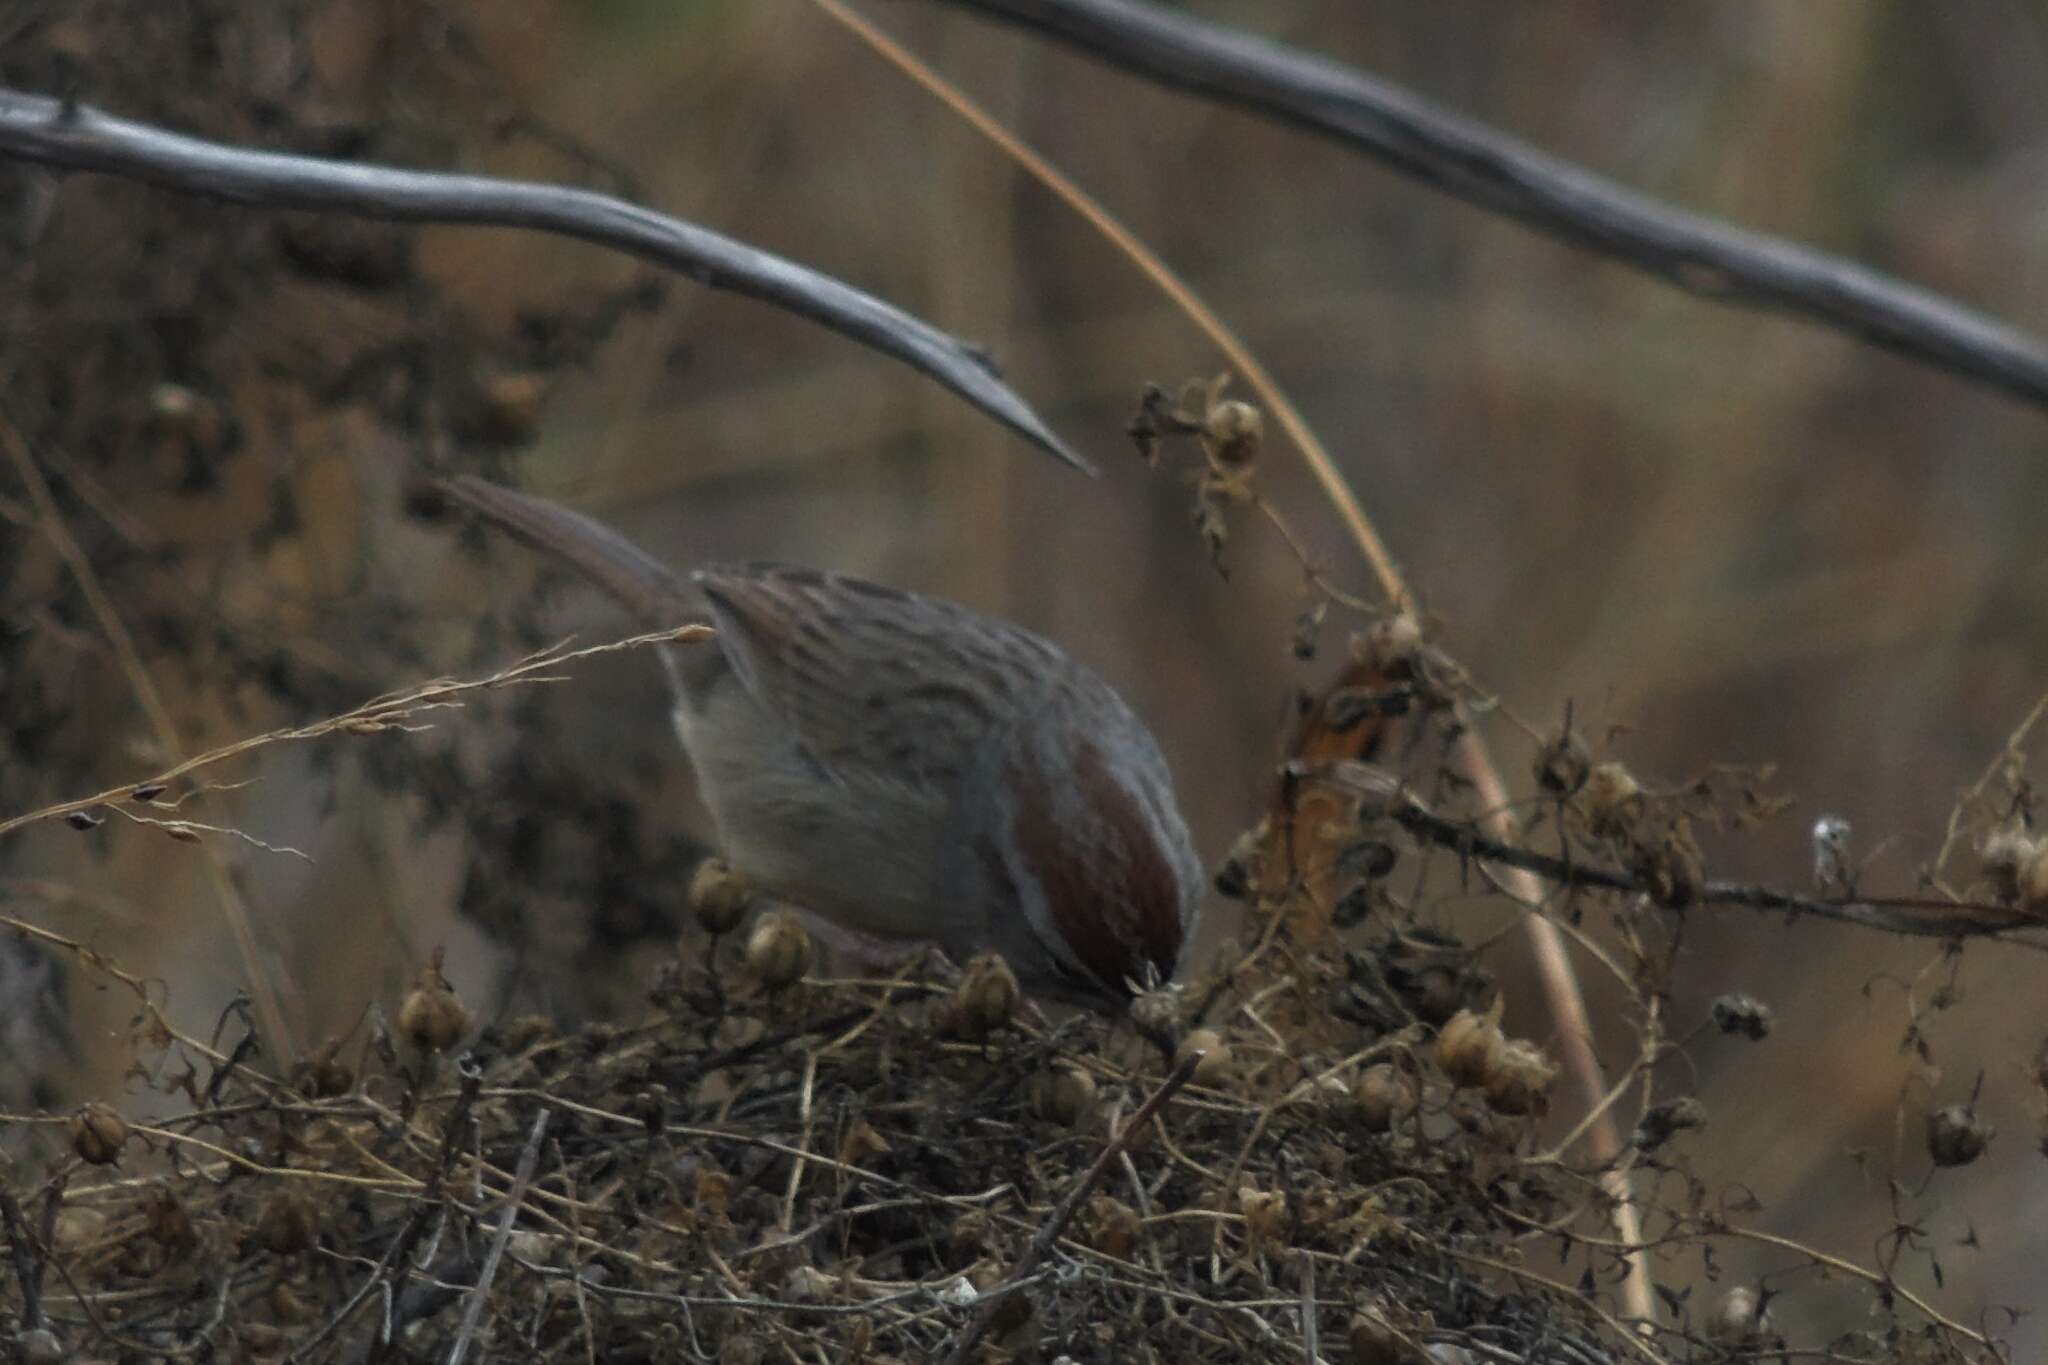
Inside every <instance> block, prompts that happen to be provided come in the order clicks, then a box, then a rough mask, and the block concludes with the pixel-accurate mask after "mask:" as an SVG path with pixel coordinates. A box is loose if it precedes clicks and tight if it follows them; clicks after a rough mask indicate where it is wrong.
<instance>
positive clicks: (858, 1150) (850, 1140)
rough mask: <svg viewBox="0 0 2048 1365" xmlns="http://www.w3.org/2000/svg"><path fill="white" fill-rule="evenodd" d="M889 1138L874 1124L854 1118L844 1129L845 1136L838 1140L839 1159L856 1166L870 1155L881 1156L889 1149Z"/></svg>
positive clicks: (843, 1163)
mask: <svg viewBox="0 0 2048 1365" xmlns="http://www.w3.org/2000/svg"><path fill="white" fill-rule="evenodd" d="M890 1150H891V1149H890V1147H889V1139H887V1138H885V1137H883V1136H882V1135H881V1133H880V1132H878V1131H877V1130H876V1128H875V1126H874V1125H873V1124H871V1123H869V1122H868V1121H867V1120H866V1119H859V1120H856V1121H855V1123H854V1125H853V1127H851V1128H849V1129H847V1130H846V1136H845V1137H844V1138H841V1139H840V1142H839V1161H840V1164H842V1165H846V1166H858V1165H860V1164H861V1163H862V1162H864V1161H866V1160H867V1159H868V1158H869V1157H872V1156H882V1155H884V1154H885V1153H887V1152H888V1151H890Z"/></svg>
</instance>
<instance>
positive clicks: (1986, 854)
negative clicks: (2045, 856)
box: [1977, 825, 2048, 904]
mask: <svg viewBox="0 0 2048 1365" xmlns="http://www.w3.org/2000/svg"><path fill="white" fill-rule="evenodd" d="M2044 846H2048V845H2044V842H2043V841H2042V840H2041V839H2039V838H2037V837H2036V836H2035V835H2034V832H2033V831H2032V830H2030V829H2027V828H2026V827H2025V826H2022V825H2004V826H2001V827H2000V828H1998V829H1994V830H1992V831H1991V832H1990V833H1989V834H1987V835H1985V836H1984V842H1983V843H1981V844H1979V845H1978V846H1977V854H1978V856H1979V857H1981V858H1982V859H1983V860H1984V874H1985V875H1986V876H1988V877H1989V878H1990V879H1991V885H1992V888H1993V890H1995V891H1996V892H1997V894H1998V898H1999V899H2000V900H2002V901H2005V902H2006V903H2008V904H2011V903H2014V902H2016V901H2018V900H2019V898H2020V894H2021V883H2022V882H2023V881H2024V880H2025V874H2026V871H2027V869H2028V868H2030V867H2031V866H2033V865H2034V863H2035V862H2037V861H2038V860H2039V858H2040V856H2041V850H2042V848H2043V847H2044Z"/></svg>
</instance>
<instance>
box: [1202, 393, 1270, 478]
mask: <svg viewBox="0 0 2048 1365" xmlns="http://www.w3.org/2000/svg"><path fill="white" fill-rule="evenodd" d="M1200 439H1201V442H1202V449H1203V451H1204V452H1206V453H1207V454H1208V456H1209V458H1210V459H1212V460H1214V461H1215V462H1216V463H1217V464H1219V465H1221V466H1223V467H1224V468H1225V469H1247V468H1249V467H1250V466H1251V465H1252V464H1253V463H1254V462H1255V461H1257V459H1258V458H1259V448H1260V446H1261V445H1262V444H1264V442H1265V439H1266V418H1265V415H1264V414H1263V413H1261V412H1260V411H1259V410H1258V409H1257V408H1255V407H1253V406H1252V405H1251V404H1250V403H1246V402H1243V401H1241V400H1239V399H1235V398H1226V399H1224V400H1223V401H1222V402H1220V403H1212V404H1210V405H1209V410H1208V411H1207V412H1206V413H1204V414H1203V415H1202V434H1201V438H1200Z"/></svg>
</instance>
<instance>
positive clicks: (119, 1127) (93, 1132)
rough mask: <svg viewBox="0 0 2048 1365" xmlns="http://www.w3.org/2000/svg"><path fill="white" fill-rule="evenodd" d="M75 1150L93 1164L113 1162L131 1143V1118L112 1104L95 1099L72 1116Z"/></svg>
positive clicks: (72, 1142)
mask: <svg viewBox="0 0 2048 1365" xmlns="http://www.w3.org/2000/svg"><path fill="white" fill-rule="evenodd" d="M70 1131H71V1150H72V1152H73V1153H75V1154H76V1155H77V1157H78V1159H79V1160H80V1161H83V1162H85V1163H86V1164H87V1165H89V1166H111V1165H113V1164H114V1163H115V1162H117V1161H119V1160H120V1159H121V1149H122V1148H123V1147H125V1146H127V1144H128V1121H127V1120H126V1119H124V1118H122V1117H121V1116H120V1115H119V1114H118V1113H116V1112H115V1111H114V1108H113V1106H112V1105H106V1104H100V1103H98V1102H94V1103H92V1104H88V1105H85V1106H84V1107H83V1108H81V1109H79V1110H78V1112H76V1113H75V1114H73V1115H72V1116H71V1129H70Z"/></svg>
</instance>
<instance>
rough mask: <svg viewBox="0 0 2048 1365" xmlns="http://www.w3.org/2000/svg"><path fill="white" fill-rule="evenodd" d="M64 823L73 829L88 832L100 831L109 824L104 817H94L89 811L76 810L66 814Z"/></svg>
mask: <svg viewBox="0 0 2048 1365" xmlns="http://www.w3.org/2000/svg"><path fill="white" fill-rule="evenodd" d="M64 823H65V824H67V825H69V826H71V828H73V829H77V830H87V829H98V828H99V827H100V826H101V825H104V824H105V823H107V822H106V819H105V818H104V817H102V816H98V815H94V814H93V813H92V812H91V811H89V810H74V811H68V812H66V813H65V816H64Z"/></svg>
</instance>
